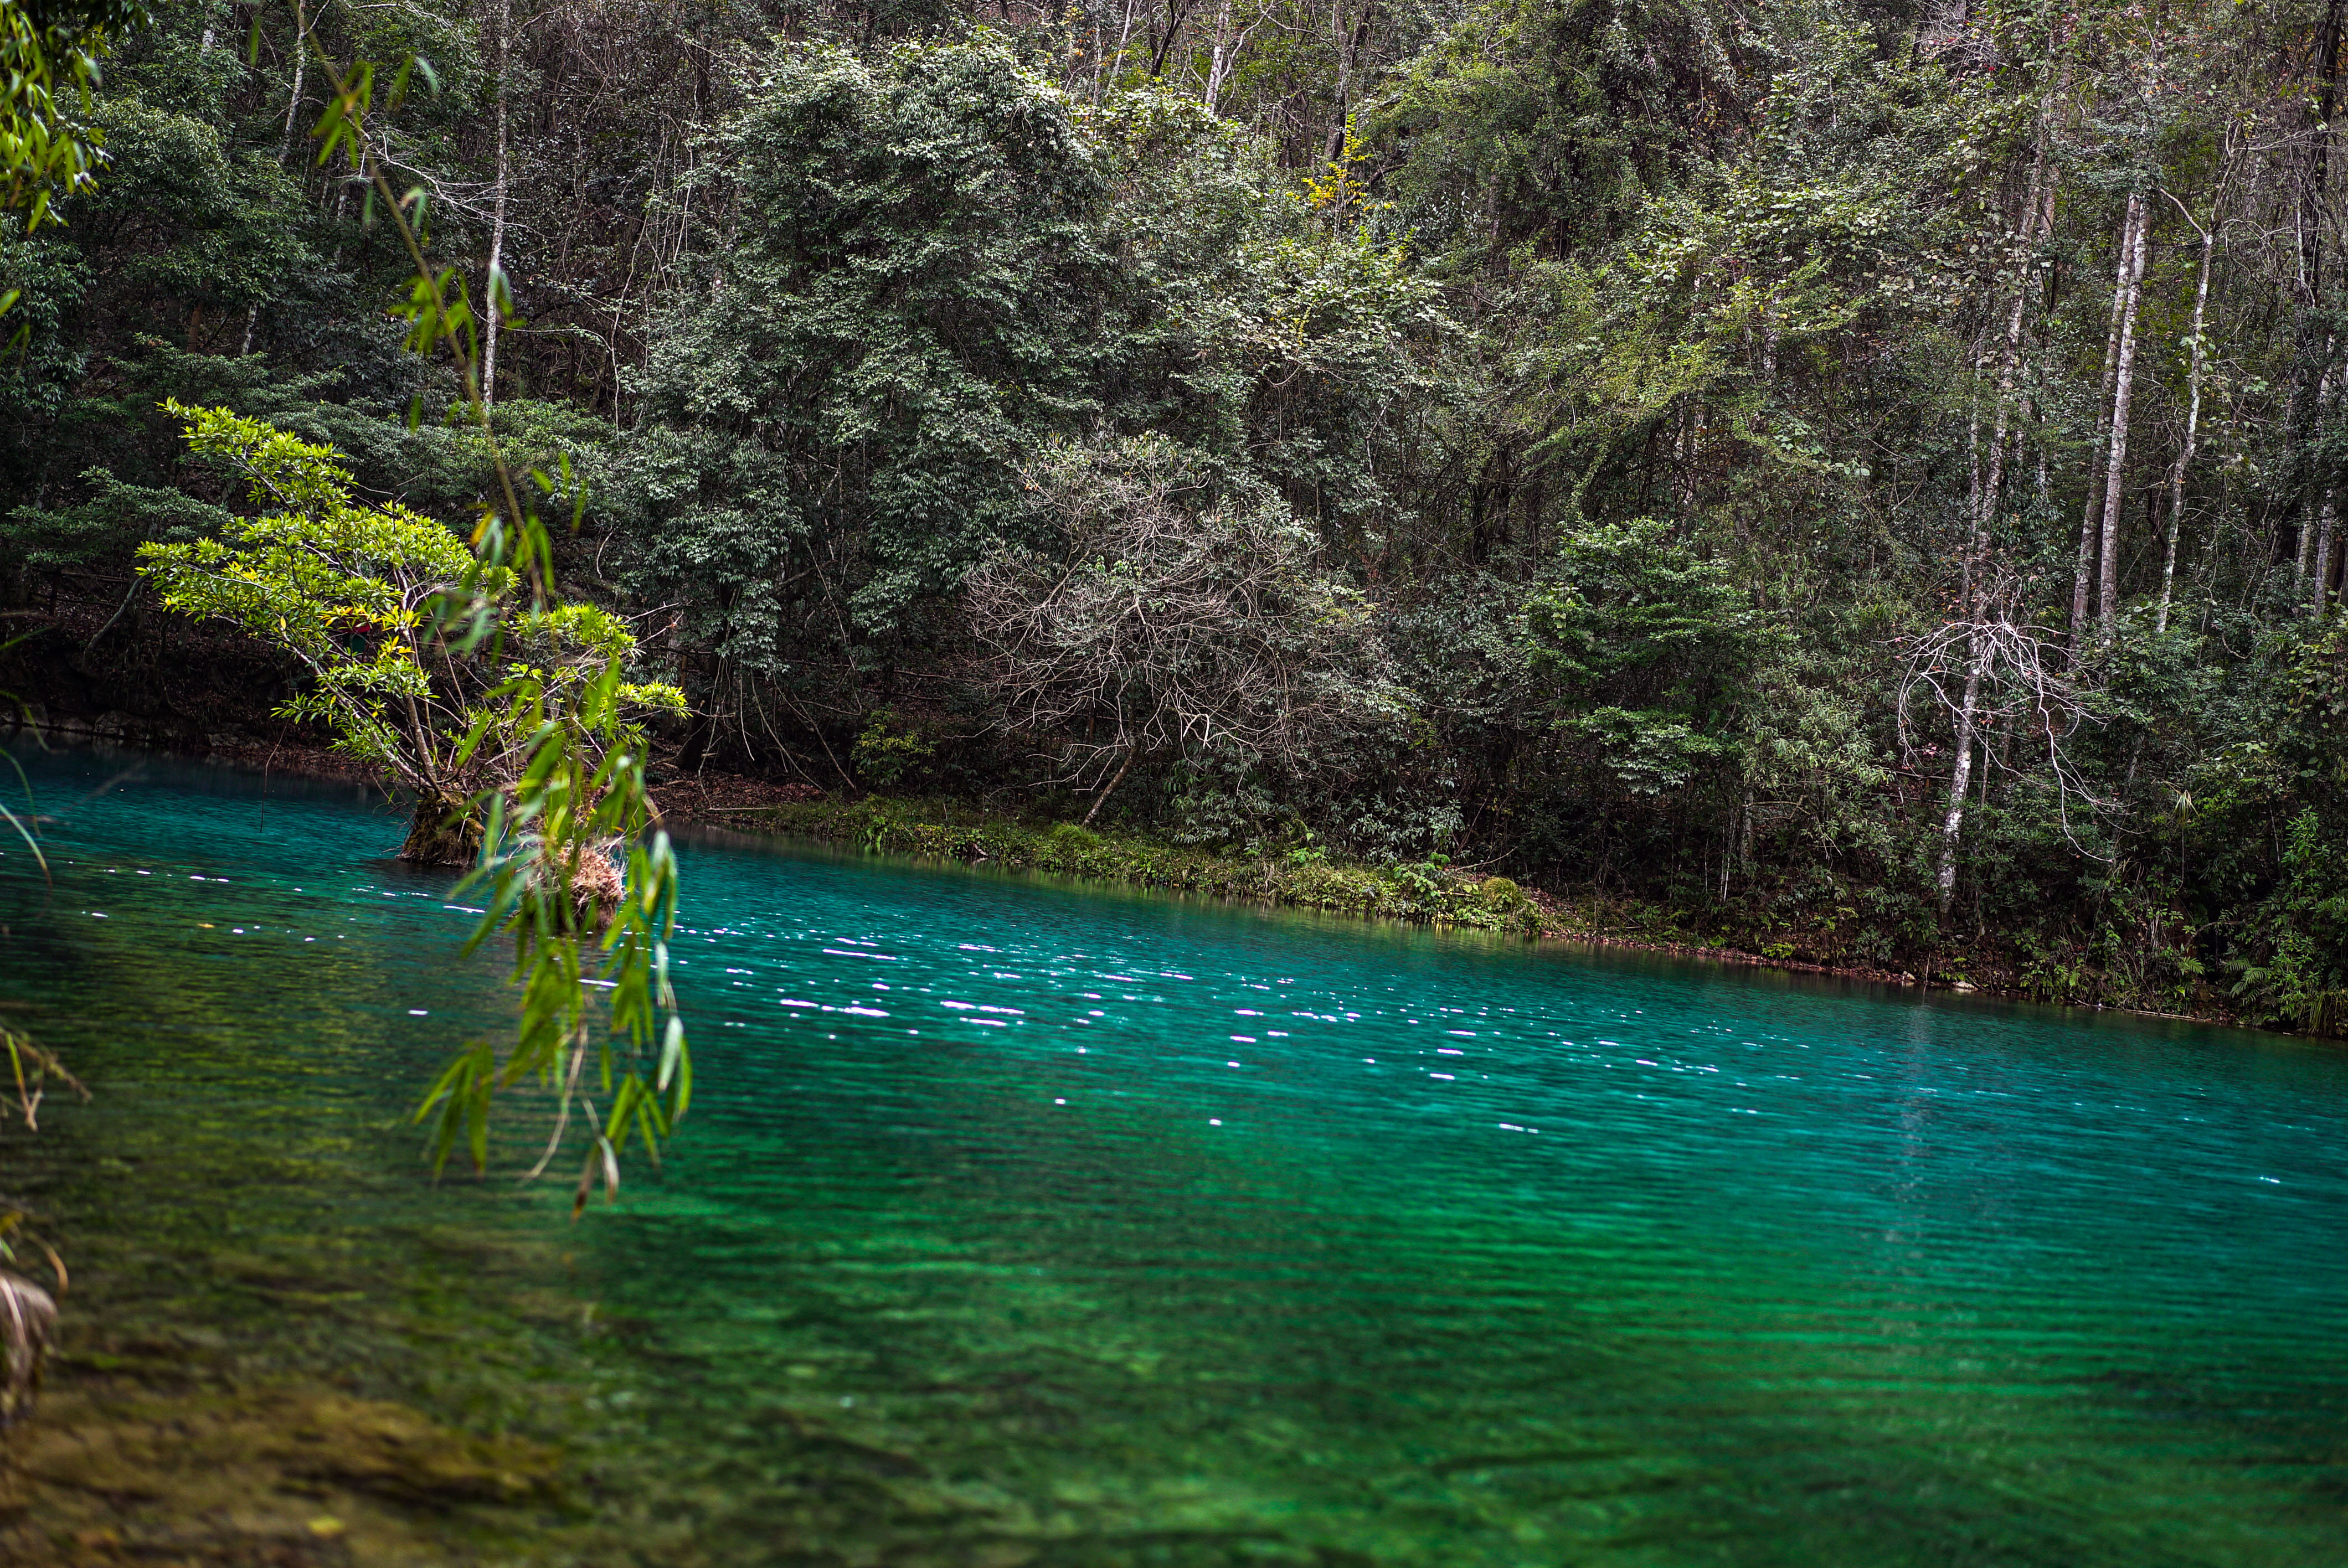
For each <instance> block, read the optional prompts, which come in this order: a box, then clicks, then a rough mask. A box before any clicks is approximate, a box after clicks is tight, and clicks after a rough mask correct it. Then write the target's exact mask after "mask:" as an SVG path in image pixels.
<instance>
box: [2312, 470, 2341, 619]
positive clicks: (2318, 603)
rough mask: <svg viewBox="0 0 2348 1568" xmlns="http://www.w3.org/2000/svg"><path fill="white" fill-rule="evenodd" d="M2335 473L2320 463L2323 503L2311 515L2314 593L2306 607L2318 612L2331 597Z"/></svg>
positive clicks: (2337, 513)
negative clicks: (2313, 550) (2312, 526)
mask: <svg viewBox="0 0 2348 1568" xmlns="http://www.w3.org/2000/svg"><path fill="white" fill-rule="evenodd" d="M2337 479H2338V476H2337V475H2336V474H2334V473H2333V471H2332V466H2331V465H2330V464H2329V463H2327V464H2325V465H2324V466H2323V507H2322V510H2321V511H2319V512H2318V513H2317V514H2316V519H2315V569H2314V572H2313V574H2312V575H2313V577H2314V579H2315V597H2314V599H2313V600H2312V602H2311V603H2310V605H2309V606H2308V608H2309V609H2310V610H2313V611H2314V612H2315V613H2316V614H2317V615H2319V616H2320V615H2322V613H2323V611H2324V610H2325V608H2326V607H2327V606H2328V604H2329V602H2330V600H2331V597H2332V553H2333V552H2332V545H2333V534H2334V531H2335V529H2336V528H2337V525H2338V523H2339V518H2340V487H2339V485H2338V484H2337V482H2336V481H2337Z"/></svg>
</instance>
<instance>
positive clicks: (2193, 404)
mask: <svg viewBox="0 0 2348 1568" xmlns="http://www.w3.org/2000/svg"><path fill="white" fill-rule="evenodd" d="M2227 139H2228V141H2229V143H2230V142H2231V141H2232V134H2231V128H2229V130H2228V137H2227ZM2224 180H2225V175H2224V173H2223V171H2222V170H2221V171H2220V172H2219V189H2220V190H2222V189H2223V186H2224ZM2217 244H2218V199H2217V196H2216V195H2215V194H2214V193H2213V194H2212V195H2211V197H2210V200H2209V227H2208V228H2206V229H2203V230H2202V231H2201V272H2200V276H2199V280H2198V281H2197V282H2195V284H2194V286H2193V368H2192V369H2191V370H2190V371H2189V372H2188V373H2187V374H2186V387H2187V392H2186V411H2185V446H2184V447H2183V448H2182V449H2181V450H2180V451H2178V454H2177V465H2176V466H2174V467H2172V468H2171V469H2169V471H2168V548H2167V549H2165V550H2164V551H2163V552H2162V554H2161V558H2160V613H2159V615H2158V616H2157V618H2156V619H2155V620H2154V621H2153V630H2156V631H2167V630H2168V603H2169V597H2170V590H2171V589H2172V588H2173V587H2174V585H2175V584H2176V581H2177V540H2178V535H2179V534H2181V533H2183V532H2184V529H2185V470H2186V469H2187V468H2188V467H2190V466H2192V464H2193V453H2194V450H2195V448H2196V446H2198V445H2199V440H2200V436H2201V370H2202V367H2203V366H2204V365H2205V364H2208V363H2209V355H2208V354H2207V353H2206V352H2205V350H2204V347H2203V344H2202V342H2201V329H2202V326H2203V324H2204V323H2206V322H2207V321H2208V319H2209V257H2210V254H2211V252H2212V251H2214V250H2215V249H2216V248H2217Z"/></svg>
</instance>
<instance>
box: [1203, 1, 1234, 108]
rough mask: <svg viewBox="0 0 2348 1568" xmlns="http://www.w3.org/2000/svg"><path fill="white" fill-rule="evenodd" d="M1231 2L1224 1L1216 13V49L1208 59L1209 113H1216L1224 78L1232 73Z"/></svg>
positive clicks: (1207, 97)
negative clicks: (1216, 100) (1217, 100)
mask: <svg viewBox="0 0 2348 1568" xmlns="http://www.w3.org/2000/svg"><path fill="white" fill-rule="evenodd" d="M1233 52H1234V51H1233V50H1232V48H1231V0H1223V3H1222V5H1221V8H1220V9H1219V10H1218V11H1217V12H1216V13H1215V47H1214V52H1213V53H1212V54H1211V55H1210V56H1208V58H1207V94H1206V101H1207V112H1208V113H1209V114H1212V113H1214V112H1215V99H1216V97H1218V96H1220V94H1221V92H1222V90H1223V78H1224V77H1226V76H1228V75H1229V74H1230V72H1231V55H1232V53H1233Z"/></svg>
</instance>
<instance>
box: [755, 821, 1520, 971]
mask: <svg viewBox="0 0 2348 1568" xmlns="http://www.w3.org/2000/svg"><path fill="white" fill-rule="evenodd" d="M731 825H733V826H736V827H741V826H744V825H757V826H760V827H764V828H765V829H767V830H768V831H771V832H775V833H784V834H792V835H798V836H801V837H806V838H813V839H819V840H822V841H825V842H829V843H834V844H855V845H862V846H863V847H864V848H867V849H871V850H876V851H883V852H887V853H891V854H899V855H918V856H934V857H937V858H942V859H949V860H959V861H963V862H967V863H972V864H985V865H994V866H1006V867H1010V868H1013V869H1016V870H1023V871H1046V872H1051V873H1054V874H1056V875H1058V876H1083V877H1088V878H1091V879H1093V880H1096V881H1101V882H1113V883H1120V884H1123V885H1125V886H1132V887H1148V888H1156V889H1159V890H1162V891H1167V892H1179V893H1194V894H1200V895H1204V896H1207V897H1218V898H1234V899H1245V900H1249V901H1251V902H1254V903H1260V904H1272V905H1282V906H1287V907H1293V908H1300V909H1320V910H1325V911H1328V912H1330V913H1333V914H1347V915H1358V916H1362V917H1366V918H1370V919H1386V920H1406V921H1410V922H1413V923H1415V924H1419V925H1433V926H1446V927H1468V928H1471V929H1477V930H1487V931H1515V932H1519V933H1521V934H1523V935H1526V936H1534V937H1538V936H1542V935H1548V934H1556V933H1557V932H1558V931H1559V930H1560V927H1559V926H1558V925H1557V924H1556V923H1555V921H1554V920H1553V919H1552V918H1551V917H1550V916H1548V915H1545V913H1544V912H1543V910H1542V909H1541V907H1540V905H1539V904H1538V903H1537V902H1536V901H1535V899H1534V898H1533V897H1529V896H1528V895H1527V894H1526V893H1525V892H1524V891H1523V890H1522V889H1520V888H1519V887H1518V886H1517V885H1516V884H1515V883H1513V882H1511V881H1509V879H1508V878H1506V877H1504V876H1489V877H1488V876H1477V875H1474V874H1472V873H1468V872H1465V871H1461V870H1458V869H1457V868H1455V867H1453V866H1447V865H1445V864H1443V863H1442V862H1440V861H1439V860H1430V861H1426V862H1420V863H1416V864H1412V863H1404V864H1398V865H1392V866H1361V865H1347V864H1344V863H1341V862H1338V861H1334V860H1331V859H1329V858H1328V857H1327V856H1323V854H1322V853H1320V852H1319V851H1317V850H1311V849H1307V850H1298V851H1292V852H1291V853H1290V854H1288V855H1286V856H1281V857H1278V858H1257V857H1252V856H1228V855H1217V854H1214V853H1212V852H1210V851H1208V850H1203V849H1196V848H1189V847H1185V846H1182V845H1171V844H1167V843H1164V842H1162V841H1160V840H1157V839H1152V838H1144V837H1141V836H1138V835H1129V834H1122V833H1115V832H1097V831H1095V830H1094V829H1092V828H1088V827H1085V826H1082V825H1078V824H1076V823H1073V822H1063V823H1057V824H1036V823H1031V822H1024V821H1020V820H1018V819H1015V818H1009V817H1002V816H992V815H989V816H973V813H972V811H971V809H970V807H968V806H967V805H959V804H952V803H943V802H932V801H916V800H880V799H867V800H863V801H859V802H856V803H854V804H843V803H839V802H835V801H796V802H790V803H788V804H778V805H777V806H775V807H773V808H772V809H771V810H768V811H763V812H759V813H756V814H753V815H747V816H744V817H738V818H736V819H735V821H734V822H733V823H732V824H731Z"/></svg>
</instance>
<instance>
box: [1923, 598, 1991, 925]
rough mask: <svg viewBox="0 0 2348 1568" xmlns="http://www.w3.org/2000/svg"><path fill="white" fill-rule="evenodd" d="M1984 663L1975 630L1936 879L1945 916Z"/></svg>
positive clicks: (1952, 886) (1954, 884) (1969, 777)
mask: <svg viewBox="0 0 2348 1568" xmlns="http://www.w3.org/2000/svg"><path fill="white" fill-rule="evenodd" d="M1984 662H1985V661H1984V658H1983V650H1982V641H1981V634H1980V633H1979V632H1975V633H1974V634H1973V638H1972V647H1971V648H1970V650H1969V651H1968V652H1967V655H1966V661H1965V695H1964V700H1963V702H1962V703H1960V705H1959V706H1958V708H1957V756H1956V762H1955V764H1953V765H1952V767H1951V768H1950V770H1949V810H1948V815H1946V816H1944V817H1943V818H1942V819H1941V865H1940V870H1939V874H1938V875H1937V876H1935V877H1934V879H1933V880H1934V883H1935V885H1936V886H1937V887H1938V889H1939V894H1940V900H1941V914H1943V915H1945V914H1947V913H1948V912H1949V896H1950V895H1951V894H1952V893H1953V892H1955V891H1956V887H1957V836H1958V835H1959V834H1960V833H1961V832H1962V831H1963V828H1964V825H1965V789H1966V786H1967V785H1969V784H1972V776H1973V738H1974V731H1975V729H1976V728H1977V727H1978V724H1979V715H1980V711H1981V685H1982V664H1983V663H1984Z"/></svg>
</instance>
